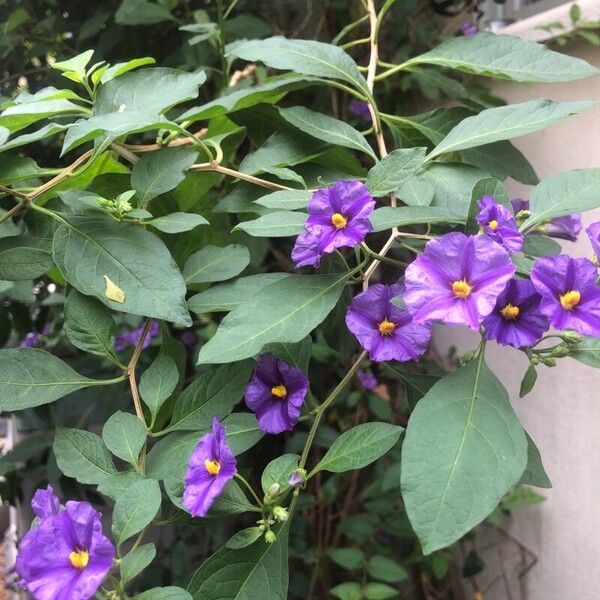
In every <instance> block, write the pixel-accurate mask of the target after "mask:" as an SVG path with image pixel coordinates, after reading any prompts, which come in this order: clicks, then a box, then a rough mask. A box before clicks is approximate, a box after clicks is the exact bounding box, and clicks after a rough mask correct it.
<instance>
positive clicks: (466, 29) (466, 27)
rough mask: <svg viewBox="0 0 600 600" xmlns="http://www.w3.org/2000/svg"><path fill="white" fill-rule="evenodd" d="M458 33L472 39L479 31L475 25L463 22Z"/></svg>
mask: <svg viewBox="0 0 600 600" xmlns="http://www.w3.org/2000/svg"><path fill="white" fill-rule="evenodd" d="M458 30H459V31H460V33H462V34H463V35H465V36H467V37H472V36H474V35H475V34H477V33H479V29H478V27H477V25H475V24H473V23H469V22H468V21H465V22H464V23H463V24H462V25H461V26H460V27H459V29H458Z"/></svg>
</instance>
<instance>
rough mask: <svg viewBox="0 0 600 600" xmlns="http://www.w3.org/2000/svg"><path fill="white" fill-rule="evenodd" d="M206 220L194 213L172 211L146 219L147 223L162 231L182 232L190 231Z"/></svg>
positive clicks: (205, 222)
mask: <svg viewBox="0 0 600 600" xmlns="http://www.w3.org/2000/svg"><path fill="white" fill-rule="evenodd" d="M208 224H209V223H208V221H207V220H206V219H205V218H204V217H203V216H202V215H197V214H195V213H183V212H174V213H171V214H170V215H165V216H164V217H157V218H156V219H151V220H150V221H148V225H152V227H156V229H158V230H160V231H163V232H164V233H182V232H184V231H191V230H192V229H194V228H195V227H198V225H208Z"/></svg>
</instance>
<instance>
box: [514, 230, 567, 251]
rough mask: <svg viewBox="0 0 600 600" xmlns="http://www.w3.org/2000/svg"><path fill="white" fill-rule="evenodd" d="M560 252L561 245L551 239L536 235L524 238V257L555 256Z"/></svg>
mask: <svg viewBox="0 0 600 600" xmlns="http://www.w3.org/2000/svg"><path fill="white" fill-rule="evenodd" d="M561 252H562V247H561V245H560V244H559V243H558V242H556V241H555V240H553V239H552V238H551V237H548V236H546V235H540V234H538V233H533V234H531V235H526V236H525V244H524V245H523V254H525V255H526V256H556V255H557V254H560V253H561Z"/></svg>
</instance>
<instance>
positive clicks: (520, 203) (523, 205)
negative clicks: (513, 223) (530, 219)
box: [510, 198, 529, 215]
mask: <svg viewBox="0 0 600 600" xmlns="http://www.w3.org/2000/svg"><path fill="white" fill-rule="evenodd" d="M510 203H511V204H512V207H513V211H514V213H515V215H518V214H519V213H520V212H521V211H523V210H526V211H529V200H523V198H514V199H513V200H511V201H510Z"/></svg>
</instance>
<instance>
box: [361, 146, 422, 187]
mask: <svg viewBox="0 0 600 600" xmlns="http://www.w3.org/2000/svg"><path fill="white" fill-rule="evenodd" d="M426 151H427V149H426V148H401V149H399V150H393V151H392V152H390V153H389V154H388V155H387V156H386V157H385V158H384V159H382V160H381V161H380V162H378V163H377V164H376V165H375V166H374V167H373V168H372V169H371V170H370V171H369V174H368V175H367V182H366V183H367V187H368V188H369V192H371V194H372V195H373V196H375V197H379V196H385V195H386V194H389V193H390V192H396V191H397V190H399V189H400V188H401V187H402V186H403V185H404V184H405V183H406V182H407V181H408V180H409V179H410V178H411V177H412V176H413V175H414V174H415V172H416V171H417V169H418V168H419V167H420V166H421V165H422V164H423V162H424V160H425V152H426Z"/></svg>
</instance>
